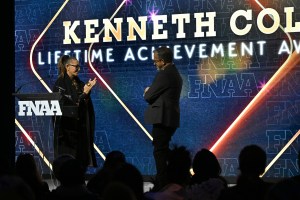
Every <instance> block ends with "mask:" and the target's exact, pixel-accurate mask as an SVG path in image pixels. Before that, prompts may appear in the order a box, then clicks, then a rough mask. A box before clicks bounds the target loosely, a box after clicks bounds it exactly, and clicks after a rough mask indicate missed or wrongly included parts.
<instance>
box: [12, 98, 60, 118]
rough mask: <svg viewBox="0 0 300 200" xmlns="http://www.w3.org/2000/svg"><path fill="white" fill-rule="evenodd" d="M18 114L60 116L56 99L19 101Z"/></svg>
mask: <svg viewBox="0 0 300 200" xmlns="http://www.w3.org/2000/svg"><path fill="white" fill-rule="evenodd" d="M18 105H19V112H18V115H19V116H32V113H34V115H36V116H61V115H62V112H61V109H60V105H59V102H58V101H57V100H51V101H48V100H41V101H19V102H18Z"/></svg>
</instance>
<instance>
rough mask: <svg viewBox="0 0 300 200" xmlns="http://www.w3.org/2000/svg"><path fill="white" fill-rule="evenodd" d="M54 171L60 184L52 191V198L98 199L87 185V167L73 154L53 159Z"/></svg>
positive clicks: (60, 199)
mask: <svg viewBox="0 0 300 200" xmlns="http://www.w3.org/2000/svg"><path fill="white" fill-rule="evenodd" d="M53 172H54V175H55V177H56V178H57V179H58V180H59V182H60V185H59V186H58V187H57V188H55V189H54V190H52V191H51V193H50V195H49V199H50V200H52V199H53V200H97V199H98V196H97V195H96V194H93V193H92V192H90V191H89V190H88V189H87V187H86V185H85V167H83V166H82V164H81V163H80V162H79V160H77V159H75V158H74V157H73V156H71V155H61V156H58V157H57V158H56V159H55V160H54V161H53Z"/></svg>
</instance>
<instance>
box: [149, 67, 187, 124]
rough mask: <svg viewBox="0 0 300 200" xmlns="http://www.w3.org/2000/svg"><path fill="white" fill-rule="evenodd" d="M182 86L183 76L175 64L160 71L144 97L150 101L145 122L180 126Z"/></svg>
mask: <svg viewBox="0 0 300 200" xmlns="http://www.w3.org/2000/svg"><path fill="white" fill-rule="evenodd" d="M181 88H182V78H181V76H180V74H179V72H178V70H177V69H176V67H175V65H174V64H169V65H168V66H166V67H165V69H164V70H160V71H158V72H157V74H156V76H155V78H154V80H153V82H152V84H151V86H150V88H149V89H148V91H147V92H146V93H145V95H144V99H145V100H146V101H147V102H148V103H149V105H148V107H147V109H146V111H145V122H146V123H147V124H162V125H164V126H167V127H179V124H180V108H179V99H180V93H181Z"/></svg>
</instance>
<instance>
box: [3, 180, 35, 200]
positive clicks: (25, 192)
mask: <svg viewBox="0 0 300 200" xmlns="http://www.w3.org/2000/svg"><path fill="white" fill-rule="evenodd" d="M0 199H1V200H2V199H3V200H6V199H7V200H37V199H36V198H35V195H34V193H33V191H32V189H31V188H30V186H29V185H28V184H27V183H26V182H25V181H24V180H23V179H22V178H20V177H19V176H16V175H3V176H1V177H0Z"/></svg>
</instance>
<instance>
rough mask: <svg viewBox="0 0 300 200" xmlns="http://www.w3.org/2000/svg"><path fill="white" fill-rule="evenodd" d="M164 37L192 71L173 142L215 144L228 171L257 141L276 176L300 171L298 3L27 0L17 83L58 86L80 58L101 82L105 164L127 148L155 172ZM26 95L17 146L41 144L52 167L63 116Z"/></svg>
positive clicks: (46, 88) (20, 15)
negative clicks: (150, 118) (147, 116)
mask: <svg viewBox="0 0 300 200" xmlns="http://www.w3.org/2000/svg"><path fill="white" fill-rule="evenodd" d="M163 45H166V46H169V47H170V48H172V50H173V52H174V63H175V64H176V66H177V68H178V69H179V71H180V74H181V76H182V79H183V89H182V94H181V98H180V107H181V123H180V124H181V125H180V128H178V129H177V131H176V133H175V135H174V137H173V139H172V141H171V143H172V145H173V144H176V145H184V146H186V147H187V148H188V149H189V150H190V151H191V152H192V154H193V155H194V154H195V153H196V152H197V151H198V150H200V149H201V148H208V149H211V150H212V151H213V152H214V153H215V154H216V155H217V157H218V159H219V161H220V164H221V166H222V170H223V171H222V175H224V176H234V177H236V176H237V175H238V173H239V171H238V155H239V152H240V150H241V149H242V148H243V147H244V146H245V145H249V144H257V145H259V146H261V147H262V148H263V149H264V150H265V151H266V153H267V156H268V164H269V163H271V162H272V161H273V162H274V161H275V160H274V158H276V156H277V155H278V157H277V158H278V159H277V160H276V162H274V163H273V165H270V169H268V171H267V173H266V174H265V175H264V177H279V178H281V177H289V176H292V175H295V174H297V173H299V166H297V151H299V149H300V145H299V137H298V135H297V132H298V130H299V129H300V81H299V80H300V65H299V57H300V55H299V54H300V2H299V1H298V0H273V1H272V0H271V1H270V0H269V1H266V0H260V1H255V0H235V1H227V0H224V1H220V0H184V1H182V0H127V1H122V0H69V1H68V0H66V1H63V0H51V1H48V0H22V1H20V0H15V63H16V64H15V80H16V82H15V88H16V92H17V93H19V94H23V93H24V94H26V93H51V92H52V87H53V84H54V81H55V80H56V78H57V75H58V71H57V61H58V58H59V57H60V56H61V55H63V54H69V55H73V56H76V57H77V58H78V59H79V61H80V66H81V70H80V74H79V76H80V78H81V79H82V80H83V81H87V80H88V79H89V78H93V77H96V78H97V80H98V81H97V85H96V86H95V87H94V88H93V91H92V94H91V95H92V100H93V104H94V107H95V111H96V134H95V151H96V154H97V162H98V164H99V167H101V166H102V164H103V158H104V156H105V155H106V154H107V153H108V152H110V151H112V150H120V151H122V152H124V154H125V155H126V159H127V161H128V162H130V163H132V164H134V165H135V166H137V167H138V169H139V170H140V171H141V173H142V174H143V175H153V174H155V165H154V159H153V155H152V143H151V135H150V134H151V126H150V125H146V124H145V122H144V118H143V115H144V111H145V108H146V106H147V103H146V102H145V101H144V99H143V91H144V88H145V87H147V86H149V84H150V83H151V81H152V79H153V77H154V76H155V73H156V68H155V66H154V64H153V58H152V52H153V50H154V49H155V48H157V47H159V46H163ZM6 67H7V66H6ZM18 101H19V99H18V98H16V104H15V105H16V106H15V110H16V112H15V118H16V129H15V136H16V155H18V154H19V153H21V152H25V153H33V154H34V155H35V157H36V160H37V162H38V165H39V168H40V170H41V171H42V173H43V174H49V173H50V172H51V171H50V167H49V166H50V165H49V163H48V161H49V162H50V163H51V162H52V161H53V127H52V117H51V116H37V115H35V114H33V115H32V116H28V115H25V116H20V115H19V109H20V108H19V105H18ZM30 138H31V139H32V140H31V139H30ZM96 170H97V169H96V168H89V170H88V173H90V174H93V173H95V172H96Z"/></svg>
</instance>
